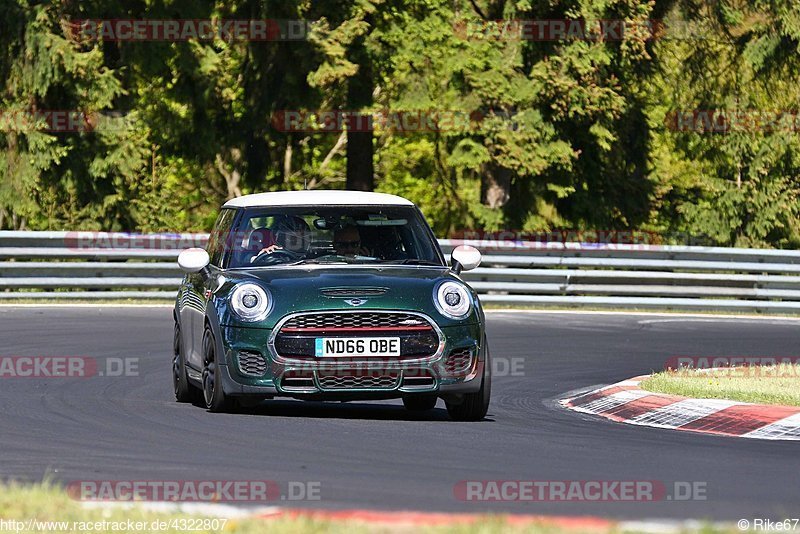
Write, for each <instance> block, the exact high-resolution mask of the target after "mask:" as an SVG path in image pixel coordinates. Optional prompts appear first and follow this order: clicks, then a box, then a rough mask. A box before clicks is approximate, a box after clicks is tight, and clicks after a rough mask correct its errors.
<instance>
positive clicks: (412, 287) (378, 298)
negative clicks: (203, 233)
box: [217, 265, 478, 328]
mask: <svg viewBox="0 0 800 534" xmlns="http://www.w3.org/2000/svg"><path fill="white" fill-rule="evenodd" d="M223 276H224V278H225V282H224V284H223V285H222V286H221V287H220V291H218V292H217V296H218V297H224V296H225V294H226V293H227V291H229V290H230V289H231V288H232V287H233V286H235V285H236V284H237V283H240V282H244V281H246V280H250V281H253V282H257V283H259V284H261V285H262V286H263V287H265V288H267V289H268V290H269V291H270V293H271V294H272V297H273V299H274V303H273V310H272V312H271V313H270V315H269V317H268V318H267V319H266V320H265V321H264V322H262V323H261V324H259V325H253V326H260V327H268V328H271V327H272V326H274V324H275V323H276V322H277V320H279V319H280V318H281V317H283V316H285V315H287V314H290V313H295V312H301V311H315V310H342V309H346V310H367V309H369V310H412V311H418V312H422V313H425V314H428V315H430V316H431V317H432V318H433V319H434V320H436V322H437V323H439V324H440V325H442V326H446V325H448V324H463V323H464V322H465V321H464V320H462V321H453V320H451V319H447V318H445V317H443V316H442V315H441V314H440V313H439V312H438V311H437V310H436V307H435V305H434V303H433V291H434V288H435V287H436V285H437V284H438V283H440V282H441V281H443V280H457V281H461V282H463V280H461V279H460V278H459V277H458V276H456V275H455V274H454V273H453V272H452V271H451V270H450V269H448V268H446V267H429V266H414V267H406V266H402V267H392V266H381V267H376V266H369V267H367V266H364V267H362V266H353V265H337V266H330V265H325V266H320V265H304V266H294V267H287V268H275V267H269V268H261V269H247V270H231V271H227V272H225V273H224V275H223ZM226 288H227V290H226ZM376 289H379V290H385V291H384V292H383V293H382V294H379V295H374V294H371V293H374V290H376ZM331 290H348V292H349V291H352V294H345V295H341V294H340V293H341V291H338V292H337V291H331ZM370 290H373V291H370ZM326 293H327V294H326ZM331 293H334V294H335V295H336V296H331ZM472 293H473V299H474V300H475V303H476V306H475V308H476V309H477V308H478V305H477V295H475V293H474V292H472ZM355 299H359V300H360V301H361V302H355V301H354V300H355ZM225 300H227V299H225ZM347 301H350V303H348V302H347ZM356 304H357V305H356ZM476 313H477V310H476V311H475V312H473V314H471V316H470V318H468V319H467V320H473V321H474V320H477V316H476Z"/></svg>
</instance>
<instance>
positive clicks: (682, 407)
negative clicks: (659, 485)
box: [560, 375, 800, 440]
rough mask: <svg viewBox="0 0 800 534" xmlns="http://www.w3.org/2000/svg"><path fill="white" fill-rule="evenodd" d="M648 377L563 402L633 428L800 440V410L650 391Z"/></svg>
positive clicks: (576, 408)
mask: <svg viewBox="0 0 800 534" xmlns="http://www.w3.org/2000/svg"><path fill="white" fill-rule="evenodd" d="M646 378H649V377H648V376H647V375H644V376H637V377H635V378H631V379H630V380H623V381H622V382H617V383H616V384H611V385H610V386H605V387H602V388H600V389H595V390H593V391H589V392H588V393H582V394H581V395H578V396H576V397H572V398H569V399H564V400H561V401H560V403H561V405H562V406H564V407H565V408H568V409H570V410H574V411H576V412H582V413H589V414H593V415H599V416H600V417H605V418H606V419H611V420H612V421H618V422H620V423H628V424H631V425H641V426H652V427H657V428H670V429H674V430H685V431H689V432H701V433H704V434H716V435H721V436H736V437H741V438H756V439H771V440H800V408H795V407H791V406H770V405H764V404H751V403H748V402H737V401H730V400H722V399H690V398H687V397H681V396H678V395H665V394H663V393H653V392H650V391H645V390H643V389H641V388H640V387H639V384H640V383H641V382H642V381H643V380H644V379H646Z"/></svg>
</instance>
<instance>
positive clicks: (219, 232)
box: [181, 208, 236, 371]
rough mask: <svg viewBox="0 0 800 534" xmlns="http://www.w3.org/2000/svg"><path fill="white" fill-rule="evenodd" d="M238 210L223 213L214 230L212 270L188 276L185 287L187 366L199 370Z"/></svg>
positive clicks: (210, 242)
mask: <svg viewBox="0 0 800 534" xmlns="http://www.w3.org/2000/svg"><path fill="white" fill-rule="evenodd" d="M235 218H236V210H235V209H228V208H226V209H223V210H222V211H221V212H220V214H219V217H218V218H217V222H216V224H215V225H214V230H213V231H212V232H211V236H210V237H209V240H208V244H207V245H206V251H207V252H208V255H209V258H210V261H209V266H208V269H206V270H205V271H201V272H199V273H194V274H190V275H188V276H187V280H186V284H185V289H184V291H185V296H184V300H185V303H186V304H185V306H184V311H183V313H182V314H181V323H182V325H183V327H184V329H185V331H187V332H188V336H187V337H188V339H187V340H186V341H187V344H186V345H185V346H186V347H187V350H186V362H187V364H188V365H189V366H190V367H192V368H193V369H195V370H198V371H199V370H201V369H202V368H203V332H204V330H205V316H206V304H207V303H208V299H209V298H210V296H211V290H212V289H213V287H212V286H213V284H215V283H216V279H217V276H216V275H217V274H218V273H219V271H220V270H222V269H223V268H224V265H223V262H224V259H225V253H226V251H227V250H228V249H229V248H230V247H231V246H232V245H233V243H232V241H233V233H232V228H233V222H234V219H235Z"/></svg>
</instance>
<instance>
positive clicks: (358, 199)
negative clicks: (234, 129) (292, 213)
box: [223, 189, 414, 208]
mask: <svg viewBox="0 0 800 534" xmlns="http://www.w3.org/2000/svg"><path fill="white" fill-rule="evenodd" d="M413 205H414V203H413V202H411V201H410V200H408V199H405V198H403V197H398V196H397V195H388V194H386V193H369V192H365V191H342V190H341V189H337V190H334V191H319V190H317V191H277V192H275V193H256V194H254V195H244V196H241V197H237V198H234V199H231V200H229V201H227V202H226V203H225V205H224V206H223V207H224V208H254V207H261V206H413Z"/></svg>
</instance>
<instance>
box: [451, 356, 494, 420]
mask: <svg viewBox="0 0 800 534" xmlns="http://www.w3.org/2000/svg"><path fill="white" fill-rule="evenodd" d="M484 343H485V340H484ZM491 396H492V361H491V359H490V358H489V347H488V345H487V346H486V361H484V363H483V380H482V381H481V389H479V390H478V391H476V392H475V393H467V394H465V395H464V400H463V402H460V403H459V404H451V403H445V404H446V406H447V413H449V414H450V417H451V418H452V419H453V420H455V421H480V420H482V419H483V418H484V417H486V412H488V411H489V400H490V398H491Z"/></svg>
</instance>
